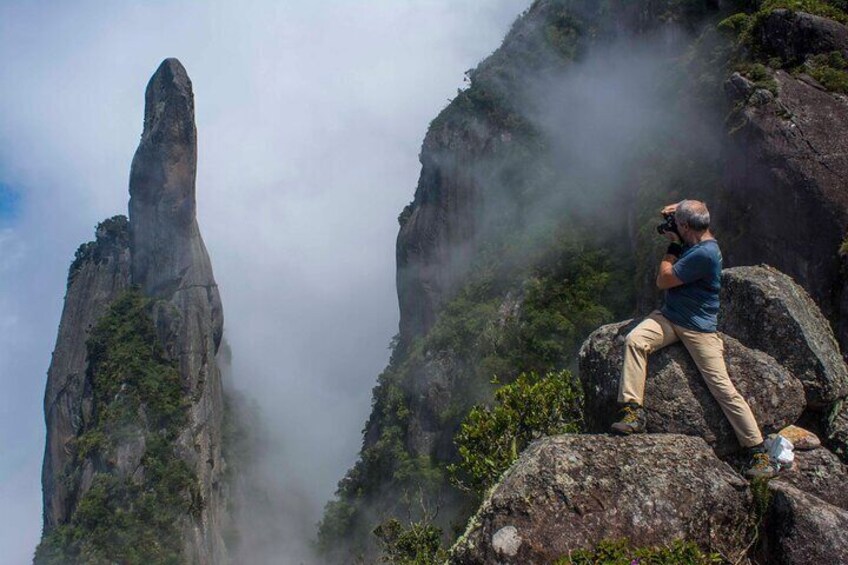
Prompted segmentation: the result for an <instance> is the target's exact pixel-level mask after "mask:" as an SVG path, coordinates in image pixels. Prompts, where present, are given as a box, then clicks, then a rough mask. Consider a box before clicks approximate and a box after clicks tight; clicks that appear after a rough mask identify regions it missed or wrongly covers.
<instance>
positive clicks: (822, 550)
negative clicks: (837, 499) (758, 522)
mask: <svg viewBox="0 0 848 565" xmlns="http://www.w3.org/2000/svg"><path fill="white" fill-rule="evenodd" d="M769 490H770V491H771V493H772V500H771V504H770V505H769V510H768V513H767V515H766V528H765V531H766V540H767V541H766V547H767V553H768V563H771V564H774V565H807V564H809V563H829V564H834V565H835V564H836V563H848V511H845V510H843V509H841V508H838V507H836V506H833V505H832V504H828V503H827V502H825V501H824V500H822V499H820V498H818V497H816V496H814V495H812V494H808V493H805V492H803V491H801V490H799V489H797V488H795V487H793V486H790V485H788V484H786V483H783V482H781V481H771V482H770V483H769Z"/></svg>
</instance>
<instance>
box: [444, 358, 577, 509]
mask: <svg viewBox="0 0 848 565" xmlns="http://www.w3.org/2000/svg"><path fill="white" fill-rule="evenodd" d="M582 422H583V392H582V389H581V387H580V384H579V383H578V382H577V379H575V378H574V377H572V375H571V373H570V372H569V371H559V372H556V373H553V372H551V373H548V374H547V375H545V376H544V377H539V376H538V375H537V374H536V373H522V374H521V375H519V376H518V378H517V379H516V380H515V381H514V382H512V383H510V384H508V385H505V386H503V387H501V388H499V389H498V390H497V391H496V392H495V405H494V406H493V407H488V406H475V407H474V408H472V409H471V412H469V414H468V416H467V417H466V418H465V421H463V423H462V426H461V427H460V429H459V432H458V433H457V435H456V440H455V441H456V445H457V446H458V448H459V449H458V450H459V456H460V457H461V459H462V461H461V462H460V463H459V464H457V465H451V467H450V470H451V472H452V473H453V478H454V480H455V482H456V484H458V486H460V487H461V488H465V489H469V490H472V491H474V492H476V493H477V494H478V495H479V496H482V495H483V493H484V492H485V491H486V489H488V488H489V487H490V486H492V485H493V484H495V482H497V480H498V479H499V478H500V476H501V474H502V473H503V472H504V471H505V470H506V469H507V468H508V467H509V466H510V465H511V464H512V463H513V462H514V461H515V460H516V459H518V455H519V454H520V453H521V452H522V451H523V450H524V448H525V447H527V445H529V444H530V442H532V441H533V440H535V439H538V438H540V437H543V436H548V435H554V434H562V433H577V432H579V431H580V430H581V426H582Z"/></svg>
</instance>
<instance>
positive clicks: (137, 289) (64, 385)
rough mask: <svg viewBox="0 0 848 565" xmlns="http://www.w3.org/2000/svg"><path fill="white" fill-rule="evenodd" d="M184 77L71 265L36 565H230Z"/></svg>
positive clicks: (152, 117) (218, 313) (154, 102)
mask: <svg viewBox="0 0 848 565" xmlns="http://www.w3.org/2000/svg"><path fill="white" fill-rule="evenodd" d="M196 161H197V133H196V129H195V124H194V94H193V92H192V85H191V81H190V79H189V77H188V75H187V74H186V71H185V69H184V68H183V66H182V65H181V64H180V62H179V61H178V60H176V59H166V60H165V61H163V62H162V64H161V65H160V66H159V68H158V69H157V70H156V72H155V73H154V75H153V77H152V78H151V79H150V81H149V83H148V85H147V90H146V93H145V114H144V128H143V132H142V136H141V142H140V143H139V147H138V149H137V151H136V154H135V157H134V159H133V162H132V169H131V173H130V203H129V220H127V218H126V217H124V216H116V217H115V218H112V219H110V220H107V221H105V222H103V223H101V224H100V225H99V226H98V228H97V239H96V241H94V242H91V243H87V244H84V245H82V246H81V247H80V249H79V250H78V251H77V256H76V258H75V260H74V263H73V264H72V265H71V270H70V273H69V276H68V292H67V295H66V297H65V307H64V310H63V313H62V321H61V325H60V328H59V335H58V337H57V341H56V348H55V351H54V354H53V359H52V362H51V365H50V369H49V371H48V381H47V391H46V394H45V415H46V421H47V434H48V440H47V447H46V450H45V458H44V469H43V476H42V483H43V490H44V536H43V539H42V542H41V544H40V545H39V548H38V550H37V552H36V562H38V563H66V562H104V561H105V562H116V561H119V562H126V563H150V562H186V563H223V562H226V561H227V552H226V548H225V546H224V542H223V538H222V532H223V528H224V526H225V520H226V517H225V502H226V501H225V495H224V490H225V486H224V483H223V481H222V477H223V473H224V470H225V468H226V464H225V462H224V459H223V457H222V454H221V434H222V431H221V424H222V417H223V393H222V389H221V376H220V372H219V369H218V366H217V363H216V359H215V356H216V353H217V351H218V347H219V345H220V342H221V336H222V329H223V316H222V308H221V301H220V298H219V295H218V290H217V286H216V284H215V279H214V276H213V274H212V267H211V263H210V260H209V256H208V254H207V252H206V248H205V246H204V244H203V240H202V238H201V236H200V231H199V228H198V224H197V220H196V207H195V175H196Z"/></svg>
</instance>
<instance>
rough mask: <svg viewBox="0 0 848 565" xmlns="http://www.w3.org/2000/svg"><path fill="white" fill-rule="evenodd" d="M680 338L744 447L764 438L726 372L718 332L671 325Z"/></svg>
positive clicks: (722, 348)
mask: <svg viewBox="0 0 848 565" xmlns="http://www.w3.org/2000/svg"><path fill="white" fill-rule="evenodd" d="M674 329H675V331H676V332H677V335H678V336H679V337H680V341H682V342H683V345H685V346H686V349H687V350H688V351H689V354H690V355H691V356H692V359H694V360H695V364H696V365H697V366H698V370H699V371H700V372H701V376H703V378H704V381H706V383H707V387H708V388H709V389H710V392H711V393H712V395H713V396H714V397H715V399H716V400H717V401H718V404H719V406H721V410H722V412H724V415H725V416H726V417H727V419H728V420H729V421H730V425H731V426H733V431H734V432H736V437H737V439H738V440H739V443H740V444H741V445H742V446H743V447H751V446H753V445H757V444H759V443H761V442H762V441H763V436H762V434H761V433H760V428H759V426H758V425H757V421H756V420H755V419H754V414H753V413H752V412H751V407H750V406H748V403H747V402H746V401H745V398H744V397H743V396H742V395H741V394H739V391H737V390H736V387H735V386H733V381H731V380H730V376H729V375H728V374H727V367H726V366H725V363H724V343H723V342H722V340H721V338H720V337H719V335H718V334H717V333H705V332H698V331H695V330H690V329H687V328H684V327H681V326H677V325H675V326H674Z"/></svg>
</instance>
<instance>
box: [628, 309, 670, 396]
mask: <svg viewBox="0 0 848 565" xmlns="http://www.w3.org/2000/svg"><path fill="white" fill-rule="evenodd" d="M675 341H677V334H676V333H675V331H674V326H673V325H672V323H671V322H669V321H668V319H666V317H665V316H663V315H662V314H661V313H660V311H659V310H654V311H653V312H651V314H650V315H649V316H648V317H647V318H645V319H644V320H642V322H641V323H640V324H639V325H638V326H636V327H635V328H633V330H631V331H630V333H629V334H627V337H626V338H625V340H624V366H623V367H622V370H621V382H620V383H619V387H618V402H619V403H620V404H638V405H639V406H641V405H642V401H643V396H644V394H645V376H646V374H647V370H648V355H649V354H650V353H652V352H654V351H656V350H658V349H661V348H663V347H665V346H666V345H669V344H670V343H674V342H675Z"/></svg>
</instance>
